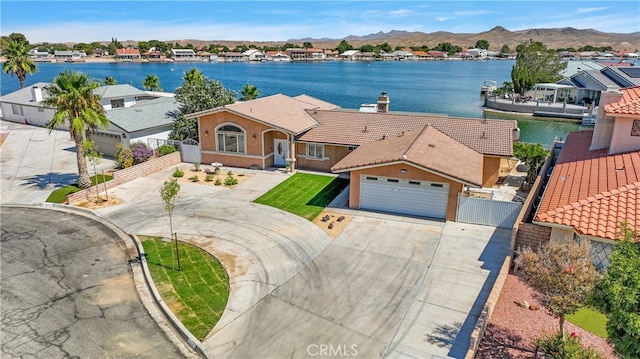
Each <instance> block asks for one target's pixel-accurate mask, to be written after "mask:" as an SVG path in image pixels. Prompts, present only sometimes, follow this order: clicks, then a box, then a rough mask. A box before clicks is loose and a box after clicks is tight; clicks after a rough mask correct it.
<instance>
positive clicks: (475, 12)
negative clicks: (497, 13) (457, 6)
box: [453, 10, 491, 16]
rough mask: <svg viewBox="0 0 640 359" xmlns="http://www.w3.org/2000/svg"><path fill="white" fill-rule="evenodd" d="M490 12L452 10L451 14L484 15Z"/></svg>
mask: <svg viewBox="0 0 640 359" xmlns="http://www.w3.org/2000/svg"><path fill="white" fill-rule="evenodd" d="M489 13H491V12H490V11H487V10H471V11H454V12H453V14H454V15H455V16H477V15H486V14H489Z"/></svg>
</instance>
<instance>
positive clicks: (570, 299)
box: [516, 240, 598, 338]
mask: <svg viewBox="0 0 640 359" xmlns="http://www.w3.org/2000/svg"><path fill="white" fill-rule="evenodd" d="M590 250H591V246H590V245H589V242H587V241H586V240H582V241H580V242H579V243H578V242H576V241H574V240H567V241H551V242H547V243H545V244H543V245H542V246H541V247H540V248H539V249H538V251H534V250H532V249H531V248H524V249H522V248H521V249H519V250H518V251H517V254H518V256H517V258H516V268H518V270H517V274H518V275H519V276H520V277H521V278H522V279H523V280H524V281H525V282H526V283H527V284H528V285H529V286H531V287H532V288H533V289H535V290H536V291H537V293H536V294H535V296H536V299H538V300H539V301H540V304H541V305H542V306H544V307H545V308H546V309H547V311H549V313H550V314H551V315H553V316H554V317H556V318H558V320H559V325H560V332H561V333H562V335H563V338H564V321H565V316H566V315H567V314H572V313H575V312H576V311H577V310H578V309H579V308H580V307H582V306H584V305H585V304H586V303H587V300H588V298H589V293H590V292H591V289H592V288H593V286H594V285H595V284H596V282H597V281H598V272H597V271H596V268H595V267H594V265H593V262H592V260H591V256H590Z"/></svg>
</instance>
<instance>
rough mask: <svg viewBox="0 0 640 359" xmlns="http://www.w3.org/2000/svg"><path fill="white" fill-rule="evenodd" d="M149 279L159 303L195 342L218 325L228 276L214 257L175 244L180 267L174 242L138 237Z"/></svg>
mask: <svg viewBox="0 0 640 359" xmlns="http://www.w3.org/2000/svg"><path fill="white" fill-rule="evenodd" d="M140 240H141V241H142V246H143V248H144V252H145V253H146V254H147V264H148V265H149V271H150V272H151V277H152V278H153V281H154V282H155V285H156V288H157V289H158V292H159V293H160V296H161V297H162V300H163V301H164V302H165V303H166V304H167V306H169V308H170V309H171V311H172V312H173V313H174V314H175V315H176V316H177V317H178V319H180V321H181V322H182V324H184V326H185V327H186V328H187V329H188V330H189V331H190V332H191V334H193V335H194V336H195V337H196V338H198V339H199V340H202V339H204V337H206V336H207V334H208V333H209V332H210V331H211V329H213V327H214V326H215V325H216V323H218V320H220V317H221V316H222V313H223V312H224V309H225V307H226V306H227V300H228V299H229V276H228V275H227V272H226V271H225V270H224V267H222V264H220V262H219V261H218V259H216V258H215V257H214V256H212V255H210V254H209V253H207V252H205V251H203V250H202V249H200V248H198V247H195V246H192V245H189V244H186V243H182V242H180V243H179V246H178V247H179V249H180V267H181V271H177V268H178V263H177V259H176V255H175V254H176V247H175V242H173V241H172V242H163V241H162V238H159V237H143V236H140Z"/></svg>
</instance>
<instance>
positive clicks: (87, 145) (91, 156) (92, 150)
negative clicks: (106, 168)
mask: <svg viewBox="0 0 640 359" xmlns="http://www.w3.org/2000/svg"><path fill="white" fill-rule="evenodd" d="M83 146H84V155H85V157H86V158H87V159H88V160H89V162H91V164H92V165H93V175H94V178H95V179H96V198H97V200H98V201H99V200H100V191H99V190H98V172H97V170H96V165H97V164H98V163H100V159H102V153H100V152H98V146H96V144H95V142H93V141H91V140H84V145H83ZM102 181H103V182H104V177H103V178H102Z"/></svg>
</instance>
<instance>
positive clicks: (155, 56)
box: [142, 47, 167, 62]
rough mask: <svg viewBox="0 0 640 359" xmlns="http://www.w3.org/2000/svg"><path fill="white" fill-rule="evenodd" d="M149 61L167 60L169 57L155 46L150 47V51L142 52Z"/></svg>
mask: <svg viewBox="0 0 640 359" xmlns="http://www.w3.org/2000/svg"><path fill="white" fill-rule="evenodd" d="M142 56H144V58H145V59H147V61H148V62H167V57H166V56H165V54H164V53H163V52H160V51H158V50H156V48H155V47H152V48H150V49H149V51H147V52H145V53H144V54H142Z"/></svg>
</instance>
